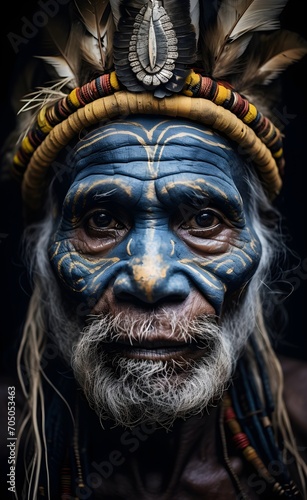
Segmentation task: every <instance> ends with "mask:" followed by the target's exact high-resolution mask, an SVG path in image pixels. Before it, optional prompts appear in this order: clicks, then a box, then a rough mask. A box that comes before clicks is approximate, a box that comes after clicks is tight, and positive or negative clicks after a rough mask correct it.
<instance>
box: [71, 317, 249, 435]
mask: <svg viewBox="0 0 307 500" xmlns="http://www.w3.org/2000/svg"><path fill="white" fill-rule="evenodd" d="M238 320H239V315H238V314H236V318H234V317H233V316H232V319H231V320H227V321H225V322H224V324H223V326H221V327H220V326H218V325H217V323H216V322H215V321H213V320H212V319H211V318H207V317H201V318H198V319H197V320H194V321H191V320H190V321H189V322H184V324H183V323H182V322H181V323H179V322H178V321H176V319H175V317H172V318H170V316H169V315H166V314H165V315H161V314H160V315H158V317H157V316H156V315H154V314H152V315H151V316H150V318H148V316H147V317H146V319H145V320H144V319H142V318H140V319H139V320H138V321H137V322H135V320H134V321H132V320H131V321H130V319H129V313H128V314H127V315H125V316H123V314H119V315H118V316H117V317H115V318H114V317H113V318H110V317H108V316H104V317H99V318H97V317H96V318H94V319H93V320H92V321H91V323H90V324H89V325H88V326H87V327H86V328H84V329H83V331H82V333H81V335H80V336H79V338H78V340H77V342H76V343H75V345H74V347H73V349H72V350H71V354H72V355H71V365H72V368H73V371H74V375H75V377H76V379H77V381H78V382H79V384H80V386H81V387H82V389H83V391H84V393H85V396H86V397H87V399H88V402H89V404H90V406H91V407H92V408H93V409H94V410H95V412H96V413H97V415H98V416H99V418H100V420H101V421H102V420H105V419H108V418H111V419H112V420H114V421H115V423H116V424H119V425H122V426H125V427H133V426H135V425H137V424H140V423H146V422H147V423H148V422H155V423H156V424H158V425H160V426H163V427H165V428H169V427H170V426H171V425H172V424H173V422H174V420H175V419H176V418H187V417H189V416H191V415H193V414H197V413H199V412H201V411H203V410H204V409H205V408H206V407H208V405H210V403H213V402H216V400H217V398H219V397H220V396H221V395H222V394H223V391H224V390H225V389H226V387H227V385H228V383H229V380H230V377H231V375H232V372H233V369H234V367H235V364H236V361H237V359H238V356H239V354H240V352H241V350H242V348H243V347H244V345H245V343H246V341H247V335H248V334H247V333H244V332H246V329H245V328H244V329H242V328H241V327H243V325H240V324H239V325H238V324H237V325H236V327H235V322H237V321H238ZM166 321H168V324H169V325H171V327H170V335H175V334H176V340H179V341H185V342H187V343H189V342H191V341H192V340H196V341H197V343H198V345H199V348H200V349H203V350H204V355H203V356H201V357H199V358H197V359H194V360H192V359H191V361H190V362H188V363H187V362H186V361H185V362H180V361H178V360H177V361H175V360H174V361H161V360H157V361H155V360H152V359H150V360H147V359H134V358H133V359H131V358H128V357H126V356H124V355H122V354H119V353H116V354H115V355H114V353H113V354H110V353H109V352H108V350H105V349H104V346H105V347H106V346H107V344H108V343H109V342H111V341H112V342H114V341H116V340H117V339H118V338H120V336H121V335H123V333H125V335H126V336H128V337H129V338H130V339H131V341H132V340H133V339H134V340H144V339H145V338H150V330H151V328H153V327H154V326H155V327H156V326H157V324H158V323H159V322H161V324H164V325H165V322H166ZM239 323H240V321H239ZM234 331H235V333H234ZM175 332H177V333H175ZM178 332H179V333H178ZM178 336H179V337H180V338H178Z"/></svg>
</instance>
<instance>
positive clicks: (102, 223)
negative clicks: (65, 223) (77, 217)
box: [83, 210, 125, 233]
mask: <svg viewBox="0 0 307 500" xmlns="http://www.w3.org/2000/svg"><path fill="white" fill-rule="evenodd" d="M83 224H84V227H85V230H86V231H87V232H89V233H91V232H97V233H99V232H105V231H109V230H110V231H116V230H121V229H125V226H124V224H123V223H122V222H120V221H118V220H117V219H115V218H114V217H113V216H112V214H111V213H110V212H108V211H107V210H95V211H93V212H91V213H90V214H88V215H87V216H86V218H85V220H84V223H83Z"/></svg>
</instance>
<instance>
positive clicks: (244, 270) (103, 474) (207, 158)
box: [49, 117, 307, 500]
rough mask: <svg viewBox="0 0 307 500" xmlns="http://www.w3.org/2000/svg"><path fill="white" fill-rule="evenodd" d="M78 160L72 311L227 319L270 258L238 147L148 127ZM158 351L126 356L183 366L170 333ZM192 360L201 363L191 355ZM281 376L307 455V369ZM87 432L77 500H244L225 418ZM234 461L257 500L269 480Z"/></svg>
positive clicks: (69, 209)
mask: <svg viewBox="0 0 307 500" xmlns="http://www.w3.org/2000/svg"><path fill="white" fill-rule="evenodd" d="M71 162H72V163H71V166H72V173H71V178H70V179H69V182H68V183H67V185H66V186H64V187H65V189H64V187H63V185H62V186H61V188H62V189H63V190H64V191H66V194H65V197H64V201H63V210H62V212H59V213H58V214H57V218H56V231H55V233H54V235H53V238H52V241H50V248H49V257H50V262H51V265H52V268H53V271H54V273H55V275H56V277H57V278H58V281H59V284H60V286H61V288H62V290H63V296H64V297H65V298H66V300H67V302H68V303H69V304H74V307H75V308H76V310H79V311H80V313H82V314H86V313H89V312H90V313H92V314H100V313H107V312H111V313H112V314H116V313H118V312H125V311H127V310H129V314H130V315H132V316H135V317H137V316H138V314H139V313H140V312H142V313H146V312H147V311H151V310H159V308H163V309H164V310H166V311H170V312H171V311H175V313H176V315H177V316H178V317H179V318H180V317H188V318H190V319H192V318H194V317H196V316H197V315H200V314H204V315H213V316H217V317H220V316H221V315H223V313H224V312H225V310H227V308H228V306H229V305H231V302H232V300H233V298H234V297H237V295H238V293H239V292H240V291H241V290H242V289H243V288H244V286H245V285H246V283H247V282H248V280H249V279H250V278H251V277H252V275H253V273H254V272H255V271H256V269H257V266H258V263H259V259H260V256H261V245H260V242H259V240H258V238H257V236H256V234H255V232H254V230H253V227H252V224H251V217H250V213H249V207H248V200H249V194H248V190H247V187H246V184H245V182H244V176H243V174H244V167H243V163H242V160H241V159H240V158H239V157H238V156H237V155H236V152H235V151H234V150H233V149H232V148H231V147H230V145H229V143H228V141H226V140H225V139H223V138H221V137H219V136H218V135H217V134H213V133H212V132H211V131H209V130H207V129H205V128H204V127H202V126H200V125H196V124H193V123H191V122H188V121H187V122H185V123H183V122H182V121H180V122H178V123H177V122H176V121H174V120H172V121H167V120H166V121H165V120H163V119H161V118H157V119H154V118H140V117H138V118H133V119H127V120H125V121H123V122H120V123H117V124H116V126H115V125H113V124H111V125H106V126H103V127H101V128H100V129H98V130H95V131H94V132H92V133H91V134H90V135H88V136H87V137H86V139H84V140H82V141H80V142H79V143H78V145H77V147H76V153H74V154H73V155H72V157H71ZM152 341H153V343H154V342H155V341H158V347H159V348H156V346H155V345H154V347H151V348H149V346H148V344H146V345H141V344H135V345H133V346H131V349H130V353H129V355H130V356H131V357H136V358H142V357H143V358H145V359H158V358H161V359H165V358H172V357H175V356H176V352H178V351H175V350H174V352H173V350H172V349H170V346H169V345H168V344H167V342H168V329H167V327H166V328H164V329H163V331H154V332H152ZM163 345H164V349H163ZM125 352H126V351H125ZM182 356H183V357H184V356H186V358H187V359H189V358H190V357H191V356H193V353H192V352H190V351H189V349H184V350H183V351H182V352H181V357H182ZM282 366H283V367H284V369H285V373H286V374H287V375H288V378H287V379H286V388H285V395H286V398H287V399H286V402H287V401H289V402H290V407H289V412H290V418H291V420H292V421H293V422H294V424H295V431H297V432H298V436H299V439H300V441H299V443H304V442H305V443H306V442H307V441H306V436H307V432H306V421H307V408H306V407H305V405H304V404H303V403H302V406H301V407H300V408H299V413H298V412H297V407H296V405H295V404H293V398H295V395H296V394H300V392H301V391H302V390H303V386H304V380H306V376H307V368H306V366H305V364H304V363H297V362H296V361H294V362H290V363H289V362H288V361H287V360H282ZM294 379H295V380H296V381H297V383H295V384H293V385H291V381H292V380H294ZM288 380H289V384H288ZM87 426H88V428H89V429H90V430H91V438H90V441H89V446H88V449H87V454H88V457H89V462H90V464H91V469H90V470H89V471H88V476H87V477H85V478H84V479H85V484H86V487H85V490H83V492H84V495H85V496H83V497H82V496H81V498H88V497H87V496H86V495H87V493H90V492H91V491H94V492H95V495H97V498H106V499H108V500H111V499H122V500H135V499H137V498H138V499H142V500H197V499H202V500H203V499H204V498H205V499H206V500H213V499H219V500H226V499H227V500H235V499H237V498H239V497H238V496H237V493H236V491H235V489H234V486H233V483H232V481H231V479H230V476H229V475H228V473H227V471H226V469H225V467H224V465H223V464H222V463H221V457H220V446H216V439H217V433H218V408H215V407H212V408H210V409H208V413H206V412H205V414H204V415H202V416H194V417H192V418H189V419H188V420H187V421H177V422H176V423H175V425H174V428H173V429H172V432H166V431H165V430H163V429H155V426H154V424H151V425H150V424H143V425H140V426H137V427H136V428H135V429H132V430H127V429H123V428H116V427H115V428H114V427H113V423H112V422H106V423H105V429H106V432H104V431H102V429H101V426H100V423H99V422H98V419H97V418H96V415H95V414H94V413H92V414H90V419H89V421H88V422H87ZM229 454H230V465H231V467H232V468H233V470H234V471H235V473H236V474H237V475H238V477H239V478H240V480H241V482H242V485H243V487H244V488H245V489H246V491H247V492H248V495H249V496H248V498H250V499H256V498H258V494H260V493H262V492H263V482H261V481H259V480H257V479H256V478H255V477H254V476H253V475H251V472H250V471H248V470H246V469H245V466H244V464H243V462H242V460H241V458H240V457H239V455H238V454H237V453H236V452H235V451H234V450H232V449H230V450H229ZM255 481H258V484H255ZM252 485H253V486H256V488H255V490H254V491H252V489H251V486H252ZM95 498H96V497H95ZM268 498H269V496H268Z"/></svg>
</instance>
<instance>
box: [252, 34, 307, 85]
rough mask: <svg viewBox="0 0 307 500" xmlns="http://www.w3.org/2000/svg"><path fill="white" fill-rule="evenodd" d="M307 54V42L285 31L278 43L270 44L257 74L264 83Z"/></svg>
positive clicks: (267, 82)
mask: <svg viewBox="0 0 307 500" xmlns="http://www.w3.org/2000/svg"><path fill="white" fill-rule="evenodd" d="M306 54H307V42H306V41H305V40H302V38H301V37H300V36H298V35H297V34H296V33H292V32H284V33H282V34H281V35H280V37H279V39H278V40H277V41H276V43H272V44H270V47H269V51H268V54H267V59H266V61H265V62H264V63H263V64H262V66H260V67H259V69H258V72H257V76H258V77H259V78H260V79H262V82H263V85H268V84H269V83H271V81H272V80H274V79H275V78H277V77H278V76H279V75H280V73H282V72H283V71H284V70H285V69H286V68H287V67H288V66H290V64H293V63H295V62H297V61H299V60H300V59H301V58H302V57H304V56H305V55H306Z"/></svg>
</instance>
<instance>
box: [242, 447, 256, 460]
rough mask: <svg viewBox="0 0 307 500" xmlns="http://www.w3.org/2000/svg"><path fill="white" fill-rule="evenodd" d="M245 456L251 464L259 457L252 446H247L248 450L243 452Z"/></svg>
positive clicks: (245, 449)
mask: <svg viewBox="0 0 307 500" xmlns="http://www.w3.org/2000/svg"><path fill="white" fill-rule="evenodd" d="M243 455H244V456H245V458H246V460H248V461H249V462H250V461H252V460H254V459H255V458H257V456H258V455H257V453H256V452H255V450H254V448H253V447H252V446H246V448H244V450H243Z"/></svg>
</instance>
